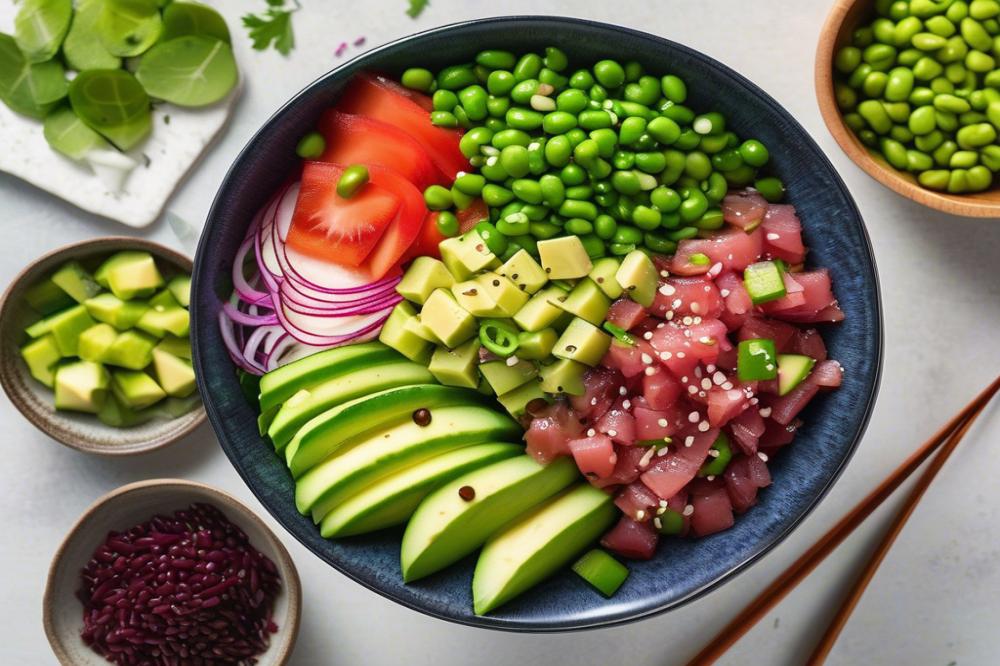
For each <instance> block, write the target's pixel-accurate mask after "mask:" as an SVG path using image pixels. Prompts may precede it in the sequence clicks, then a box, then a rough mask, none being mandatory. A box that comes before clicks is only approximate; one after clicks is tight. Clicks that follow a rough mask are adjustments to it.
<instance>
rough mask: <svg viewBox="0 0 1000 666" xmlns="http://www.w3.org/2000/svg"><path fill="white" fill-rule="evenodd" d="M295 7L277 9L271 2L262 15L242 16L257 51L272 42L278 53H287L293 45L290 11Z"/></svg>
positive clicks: (293, 10)
mask: <svg viewBox="0 0 1000 666" xmlns="http://www.w3.org/2000/svg"><path fill="white" fill-rule="evenodd" d="M268 4H271V3H268ZM296 9H297V8H296ZM296 9H291V10H289V9H278V8H277V7H276V6H275V5H273V4H272V6H271V8H270V9H268V10H267V11H266V12H264V14H263V15H257V14H246V15H245V16H244V17H243V25H244V26H245V27H246V28H247V29H248V30H247V31H248V34H249V35H250V39H252V40H253V47H254V48H255V49H257V50H258V51H263V50H265V49H267V47H268V46H271V45H272V44H273V45H274V48H275V49H276V50H277V51H278V52H279V53H281V54H282V55H288V53H289V52H290V51H291V50H292V49H293V48H294V47H295V35H294V34H293V33H292V13H293V12H295V11H296Z"/></svg>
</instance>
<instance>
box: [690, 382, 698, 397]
mask: <svg viewBox="0 0 1000 666" xmlns="http://www.w3.org/2000/svg"><path fill="white" fill-rule="evenodd" d="M697 392H698V387H697V386H695V385H694V384H690V385H688V393H690V394H691V395H694V394H695V393H697Z"/></svg>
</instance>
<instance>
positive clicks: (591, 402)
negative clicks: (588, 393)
mask: <svg viewBox="0 0 1000 666" xmlns="http://www.w3.org/2000/svg"><path fill="white" fill-rule="evenodd" d="M590 404H591V406H593V405H596V404H597V396H594V397H593V398H591V399H590Z"/></svg>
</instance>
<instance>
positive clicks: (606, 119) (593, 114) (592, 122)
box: [508, 109, 614, 130]
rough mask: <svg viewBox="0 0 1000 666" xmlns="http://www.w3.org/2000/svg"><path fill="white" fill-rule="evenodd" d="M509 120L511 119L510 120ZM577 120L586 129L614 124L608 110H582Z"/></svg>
mask: <svg viewBox="0 0 1000 666" xmlns="http://www.w3.org/2000/svg"><path fill="white" fill-rule="evenodd" d="M508 122H509V121H508ZM577 122H578V123H579V125H580V127H582V128H583V129H585V130H595V129H599V128H604V127H611V126H612V125H614V122H612V119H611V114H609V113H608V112H607V111H603V110H596V109H588V110H587V111H582V112H581V113H580V115H579V116H578V117H577Z"/></svg>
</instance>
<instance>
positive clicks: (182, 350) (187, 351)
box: [156, 335, 259, 381]
mask: <svg viewBox="0 0 1000 666" xmlns="http://www.w3.org/2000/svg"><path fill="white" fill-rule="evenodd" d="M156 349H159V350H160V351H164V352H167V353H168V354H173V355H174V356H176V357H177V358H186V359H187V360H189V361H190V360H191V341H190V340H189V339H187V338H178V337H174V336H172V335H168V336H166V337H165V338H163V339H162V340H160V341H159V342H158V343H157V344H156ZM254 376H256V375H254ZM258 381H259V380H258Z"/></svg>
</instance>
